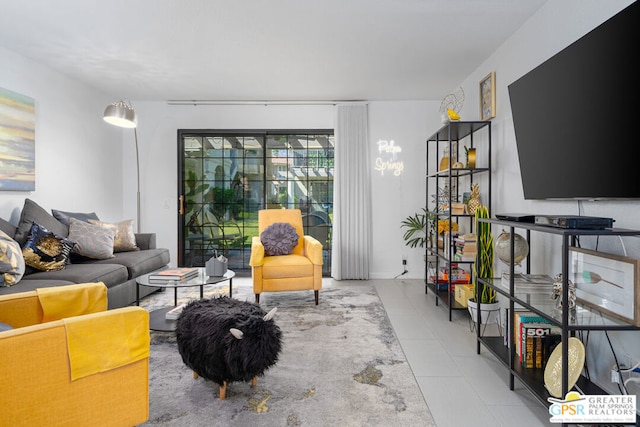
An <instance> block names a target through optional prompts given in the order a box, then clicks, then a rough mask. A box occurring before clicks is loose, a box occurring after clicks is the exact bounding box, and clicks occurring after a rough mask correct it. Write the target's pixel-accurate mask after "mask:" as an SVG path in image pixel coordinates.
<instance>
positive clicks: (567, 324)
mask: <svg viewBox="0 0 640 427" xmlns="http://www.w3.org/2000/svg"><path fill="white" fill-rule="evenodd" d="M480 221H481V222H487V223H490V224H491V226H492V228H493V226H502V227H503V228H504V229H505V231H507V232H509V233H510V245H511V246H510V247H511V257H510V259H512V260H513V259H514V248H515V244H514V235H515V233H516V232H517V231H516V230H525V231H526V235H527V237H526V238H527V241H529V242H530V240H531V239H530V236H531V233H532V232H534V233H547V234H554V235H557V236H560V238H561V240H562V243H561V245H562V251H561V252H562V278H563V294H562V302H563V304H562V307H561V309H558V308H557V307H556V302H555V301H554V300H552V299H551V298H549V296H546V295H545V296H544V298H541V297H540V295H539V294H529V293H526V292H520V291H518V290H517V289H516V287H515V282H514V280H515V279H514V278H515V274H514V263H513V262H511V263H510V265H509V278H510V279H509V284H508V286H507V285H506V284H503V283H501V279H499V278H492V279H482V278H479V279H478V280H479V281H480V282H481V283H484V284H486V285H488V286H490V287H491V288H493V289H495V290H496V291H497V292H498V293H500V294H501V295H503V296H505V297H506V298H507V299H508V301H509V318H508V319H507V321H508V322H509V324H512V325H513V324H514V313H515V310H514V307H515V306H516V305H518V306H520V307H524V308H525V309H527V310H530V311H532V312H533V313H535V314H537V315H539V316H542V317H543V318H545V319H547V320H548V321H549V322H551V324H553V325H555V326H557V327H559V328H560V329H561V331H562V334H561V335H562V342H561V344H558V345H562V366H563V367H564V368H563V370H562V396H565V395H566V393H567V392H568V391H569V389H568V385H569V379H568V369H567V368H566V367H567V366H568V363H567V361H568V348H569V345H568V339H569V337H571V336H575V334H576V332H577V331H590V330H600V331H613V330H617V331H629V330H635V331H637V330H640V328H639V327H636V326H634V325H632V324H630V323H626V322H624V321H622V320H619V319H617V318H615V317H612V316H609V315H608V314H606V313H603V312H601V311H599V310H597V309H596V308H593V307H590V306H584V305H581V304H579V303H578V304H577V307H576V312H575V317H573V316H571V315H570V310H569V309H568V308H567V301H568V299H569V296H568V289H569V286H568V280H569V249H570V248H572V247H576V242H577V239H578V238H579V237H580V236H640V230H627V229H618V228H608V229H602V230H584V229H562V228H555V227H549V226H543V225H537V224H533V223H522V222H513V221H503V220H497V219H481V220H480ZM530 256H531V250H530V252H529V256H528V257H527V264H526V272H527V273H529V272H530V271H529V270H530V259H529V257H530ZM476 329H477V331H478V332H477V335H476V338H477V353H478V354H480V351H481V347H484V348H485V349H487V350H488V351H489V352H490V353H491V354H493V355H494V356H495V357H496V358H497V359H498V360H499V361H500V362H502V364H503V365H504V366H505V367H507V369H508V371H509V388H510V389H511V390H513V389H514V379H515V378H518V379H519V380H520V382H521V383H522V384H523V385H524V387H526V388H527V389H528V390H529V391H530V392H531V393H533V395H534V396H535V397H536V398H537V399H538V400H539V401H540V402H541V403H543V404H544V405H545V406H548V405H549V402H548V400H547V399H548V398H549V397H551V395H550V394H549V392H548V391H547V389H546V388H545V385H544V369H541V368H525V367H522V366H521V364H520V363H518V356H517V354H516V349H515V344H514V343H515V335H514V330H513V329H514V328H507V330H509V336H508V337H507V339H508V342H509V343H511V345H510V347H508V346H506V345H505V341H504V337H503V336H482V335H481V333H480V327H478V328H476ZM576 387H577V388H578V389H579V390H580V391H581V392H582V394H589V395H594V394H595V395H604V394H608V392H606V391H604V390H603V389H602V388H601V387H599V386H598V385H597V384H595V383H593V382H591V381H590V380H589V379H588V378H586V377H585V376H584V375H581V376H580V378H579V379H578V381H577V383H576Z"/></svg>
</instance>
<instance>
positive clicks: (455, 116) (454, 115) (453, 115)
mask: <svg viewBox="0 0 640 427" xmlns="http://www.w3.org/2000/svg"><path fill="white" fill-rule="evenodd" d="M447 114H448V115H449V120H460V115H459V114H458V113H456V112H455V111H454V110H452V109H451V108H448V109H447Z"/></svg>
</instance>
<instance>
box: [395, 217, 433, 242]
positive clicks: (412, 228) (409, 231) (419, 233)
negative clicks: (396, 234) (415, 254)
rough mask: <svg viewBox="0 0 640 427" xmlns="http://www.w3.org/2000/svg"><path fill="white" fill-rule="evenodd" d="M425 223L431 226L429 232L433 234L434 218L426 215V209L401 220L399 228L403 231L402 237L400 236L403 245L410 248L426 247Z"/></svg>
mask: <svg viewBox="0 0 640 427" xmlns="http://www.w3.org/2000/svg"><path fill="white" fill-rule="evenodd" d="M427 221H428V222H429V224H430V225H431V227H430V231H431V232H433V230H434V229H435V221H436V216H435V215H434V214H432V213H428V212H427V209H426V208H422V212H418V213H416V214H415V215H412V216H408V217H406V218H405V219H403V220H402V222H401V223H400V227H401V228H404V229H405V232H404V235H403V236H402V238H403V239H404V244H405V245H407V246H409V247H411V248H415V247H420V248H424V247H425V246H426V245H427V242H428V235H427Z"/></svg>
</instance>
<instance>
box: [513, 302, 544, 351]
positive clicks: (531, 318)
mask: <svg viewBox="0 0 640 427" xmlns="http://www.w3.org/2000/svg"><path fill="white" fill-rule="evenodd" d="M514 314H515V319H514V324H513V331H514V341H515V345H516V355H517V356H518V361H519V362H520V363H522V355H523V353H524V351H523V347H524V346H525V345H526V340H524V341H523V339H522V333H523V325H524V324H525V323H546V324H549V321H548V320H547V319H545V318H544V317H542V316H539V315H537V314H534V313H532V312H530V311H528V310H524V311H516V312H515V313H514Z"/></svg>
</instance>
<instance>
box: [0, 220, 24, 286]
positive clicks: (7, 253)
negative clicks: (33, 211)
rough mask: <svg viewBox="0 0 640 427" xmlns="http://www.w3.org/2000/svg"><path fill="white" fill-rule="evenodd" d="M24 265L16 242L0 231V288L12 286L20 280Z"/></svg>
mask: <svg viewBox="0 0 640 427" xmlns="http://www.w3.org/2000/svg"><path fill="white" fill-rule="evenodd" d="M24 270H25V264H24V258H23V257H22V250H21V249H20V245H19V244H18V242H16V241H15V240H13V239H12V238H11V237H9V236H8V235H7V234H6V233H5V232H3V231H0V287H8V286H13V285H15V284H16V283H18V282H19V281H20V279H22V276H23V275H24Z"/></svg>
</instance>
